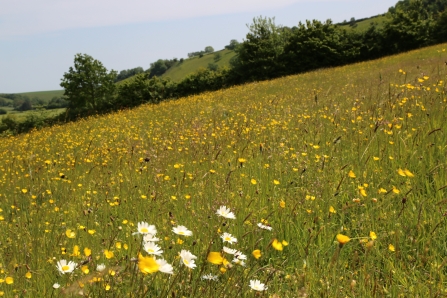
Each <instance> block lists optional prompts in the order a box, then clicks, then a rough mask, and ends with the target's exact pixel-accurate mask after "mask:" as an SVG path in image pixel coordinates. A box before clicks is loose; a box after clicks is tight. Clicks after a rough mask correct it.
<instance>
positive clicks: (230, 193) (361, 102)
mask: <svg viewBox="0 0 447 298" xmlns="http://www.w3.org/2000/svg"><path fill="white" fill-rule="evenodd" d="M446 47H447V45H438V46H435V47H430V48H426V49H421V50H418V51H413V52H409V53H405V54H402V55H399V56H392V57H386V58H383V59H380V60H377V61H368V62H363V63H359V64H355V65H349V66H344V67H337V68H331V69H322V70H318V71H314V72H310V73H306V74H300V75H295V76H289V77H284V78H280V79H276V80H272V81H264V82H259V83H253V84H246V85H243V86H237V87H232V88H229V89H226V90H220V91H217V92H212V93H204V94H200V95H197V96H191V97H187V98H182V99H179V100H175V101H167V102H162V103H160V104H158V105H144V106H141V107H138V108H136V109H133V110H128V111H119V112H116V113H113V114H110V115H105V116H101V117H99V116H98V117H90V118H88V119H82V120H80V121H78V122H76V123H70V124H67V125H63V126H54V127H51V128H47V129H42V130H40V131H36V132H32V133H29V134H24V135H20V136H16V137H10V138H5V139H3V140H2V142H0V195H1V200H0V227H1V228H2V231H3V233H1V234H0V243H1V245H0V255H1V256H2V259H1V263H2V264H4V265H3V267H2V268H4V269H3V270H4V272H3V273H2V274H3V276H2V277H1V278H2V280H4V281H5V282H4V283H3V285H2V289H1V290H2V291H3V292H4V293H5V296H6V297H14V296H15V295H17V291H18V289H19V290H20V292H21V293H38V295H41V296H42V297H50V296H51V295H53V294H54V295H53V296H61V295H62V296H63V295H65V296H67V297H69V296H74V295H78V294H79V293H80V292H81V293H83V295H84V296H95V297H106V296H114V297H125V296H127V295H128V293H133V294H134V296H135V297H167V296H175V297H182V296H185V297H251V296H257V295H256V292H254V291H261V290H266V291H267V293H265V296H272V297H346V296H349V297H351V296H352V297H371V296H372V297H388V296H389V297H436V296H439V297H442V296H445V293H446V292H447V287H446V286H445V282H446V280H447V271H446V270H445V265H446V264H445V263H446V262H445V239H447V229H446V222H445V212H446V210H447V206H446V200H445V198H446V195H447V193H446V191H447V187H446V181H447V171H446V161H445V155H446V148H447V147H446V138H445V132H446V131H447V122H446V121H445V117H446V116H445V115H446V113H447V98H446V91H447V90H446V79H447V69H446V67H445V66H444V61H445V60H446V59H447V53H446V50H445V48H446ZM220 206H226V207H228V208H229V210H226V208H220ZM230 212H231V213H230ZM233 215H234V216H233ZM150 225H153V226H150ZM149 231H150V234H148V233H149ZM226 233H228V234H226ZM143 237H144V239H146V240H148V239H149V238H150V239H151V240H152V241H155V240H158V241H156V242H155V243H152V242H151V243H150V244H147V243H144V242H143V241H142V240H143ZM154 238H158V239H154ZM15 239H19V240H20V241H17V240H15ZM37 248H38V249H37ZM154 253H156V255H155V256H154ZM191 254H192V255H191ZM153 257H155V259H156V260H157V261H158V262H157V261H156V260H155V259H154V258H153ZM161 259H163V261H161ZM66 261H72V262H73V263H67V262H66ZM98 265H100V266H99V267H98ZM104 267H105V268H106V269H105V270H102V268H104ZM99 271H100V272H99ZM166 273H168V274H166ZM169 273H173V275H170V274H169ZM213 279H216V280H213ZM256 280H258V281H256ZM54 283H58V284H59V286H60V287H59V288H58V287H57V285H56V286H53V284H54ZM264 284H265V286H267V287H268V288H265V287H264V286H263V285H264ZM253 288H254V289H253ZM55 292H56V293H55ZM59 294H60V295H59ZM261 294H262V293H261Z"/></svg>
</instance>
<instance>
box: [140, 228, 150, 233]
mask: <svg viewBox="0 0 447 298" xmlns="http://www.w3.org/2000/svg"><path fill="white" fill-rule="evenodd" d="M147 232H149V230H148V229H147V228H141V233H147Z"/></svg>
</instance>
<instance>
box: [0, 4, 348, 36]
mask: <svg viewBox="0 0 447 298" xmlns="http://www.w3.org/2000/svg"><path fill="white" fill-rule="evenodd" d="M308 1H311V0H275V1H272V0H227V1H222V0H220V1H217V0H194V1H185V0H164V1H160V0H158V1H154V0H127V1H122V0H40V1H39V0H0V6H1V9H0V38H5V37H11V36H17V35H32V34H35V33H42V32H49V31H58V30H64V29H72V28H86V27H96V26H109V25H121V24H128V23H137V22H153V21H161V20H170V19H171V20H172V19H182V18H193V17H200V16H212V15H219V14H229V13H242V12H256V11H260V10H266V9H273V8H280V7H284V6H287V5H291V4H293V3H297V2H308ZM326 1H331V0H326ZM332 1H335V0H332ZM5 2H6V3H5ZM342 2H343V1H342Z"/></svg>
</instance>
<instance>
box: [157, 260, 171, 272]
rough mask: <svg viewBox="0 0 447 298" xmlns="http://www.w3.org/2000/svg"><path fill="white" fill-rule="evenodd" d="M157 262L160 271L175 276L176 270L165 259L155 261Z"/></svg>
mask: <svg viewBox="0 0 447 298" xmlns="http://www.w3.org/2000/svg"><path fill="white" fill-rule="evenodd" d="M155 262H156V263H157V264H158V266H159V267H158V271H160V272H163V273H167V274H174V271H173V270H174V268H173V267H172V265H171V264H168V262H166V261H165V260H164V259H158V260H157V259H155Z"/></svg>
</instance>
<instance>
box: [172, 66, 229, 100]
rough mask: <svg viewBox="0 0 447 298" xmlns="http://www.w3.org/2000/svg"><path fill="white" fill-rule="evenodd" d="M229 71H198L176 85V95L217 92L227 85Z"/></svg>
mask: <svg viewBox="0 0 447 298" xmlns="http://www.w3.org/2000/svg"><path fill="white" fill-rule="evenodd" d="M229 74H230V70H229V69H228V68H222V69H218V70H216V71H212V70H210V69H204V68H202V69H199V70H198V71H197V72H196V73H193V74H191V75H189V76H187V77H186V78H184V79H183V80H182V81H181V82H180V83H178V85H177V95H178V96H187V95H192V94H198V93H201V92H205V91H214V90H219V89H222V88H224V87H226V86H227V85H228V77H229Z"/></svg>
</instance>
